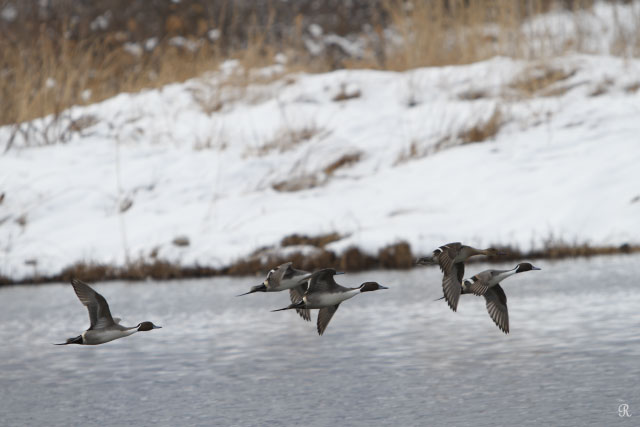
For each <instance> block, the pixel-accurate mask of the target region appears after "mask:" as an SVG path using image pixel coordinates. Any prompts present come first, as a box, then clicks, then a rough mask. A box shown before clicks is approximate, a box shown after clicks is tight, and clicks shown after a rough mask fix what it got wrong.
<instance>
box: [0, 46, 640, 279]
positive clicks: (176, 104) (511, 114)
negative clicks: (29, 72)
mask: <svg viewBox="0 0 640 427" xmlns="http://www.w3.org/2000/svg"><path fill="white" fill-rule="evenodd" d="M237 69H238V65H237V64H234V63H231V64H227V65H225V66H224V67H222V71H220V72H219V73H212V74H210V75H208V76H205V77H203V78H202V79H196V80H192V81H188V82H186V83H183V84H173V85H169V86H166V87H164V88H162V89H159V90H148V91H144V92H141V93H138V94H120V95H118V96H116V97H114V98H112V99H109V100H107V101H104V102H101V103H98V104H93V105H89V106H86V107H74V108H72V109H70V110H68V111H67V112H65V114H63V115H61V117H59V118H58V120H57V121H55V122H54V121H53V118H52V117H47V118H43V119H38V120H34V121H33V122H31V123H29V124H23V125H22V126H21V129H22V131H21V132H17V133H15V132H14V130H15V128H14V127H11V126H5V127H2V128H0V149H2V150H4V147H5V146H6V144H7V143H8V141H9V140H10V139H12V146H11V148H10V149H9V150H8V151H7V152H6V153H4V154H2V155H0V193H4V194H5V197H4V200H3V201H2V202H1V203H0V275H4V276H8V277H12V278H16V279H19V278H21V277H25V276H28V275H31V274H33V273H34V272H36V271H37V272H38V273H39V274H54V273H57V272H59V271H60V270H61V269H63V268H64V267H66V266H69V265H71V264H73V263H75V262H78V261H95V262H103V263H112V264H118V265H121V264H123V263H125V262H126V260H127V259H137V258H139V257H141V258H145V259H149V256H150V254H151V252H152V251H154V250H155V251H157V254H158V257H159V258H161V259H167V260H170V261H176V262H180V263H182V264H184V265H194V264H196V263H197V264H200V265H210V266H213V267H220V266H224V265H228V264H230V263H232V262H233V261H235V260H237V259H240V258H242V257H245V256H247V255H248V254H250V253H252V252H253V251H254V250H255V249H257V248H260V247H265V246H274V245H275V246H277V245H278V243H279V242H280V240H281V239H282V238H283V237H285V236H287V235H290V234H294V233H299V234H306V235H311V236H315V235H319V234H325V233H331V232H338V233H339V234H341V235H343V236H345V237H344V238H343V239H341V240H339V241H337V242H334V243H332V244H330V245H329V246H328V249H331V250H335V251H336V252H338V253H340V252H341V251H343V250H344V249H346V248H348V247H349V246H357V247H359V248H361V249H363V250H365V251H368V252H371V253H376V252H377V250H378V249H379V248H382V247H384V246H386V245H389V244H392V243H396V242H398V241H401V240H406V241H407V242H409V243H410V244H411V247H412V250H413V251H414V253H416V254H423V253H426V252H428V251H430V250H432V249H433V248H434V247H436V246H438V245H440V244H443V243H446V242H450V241H458V240H461V241H464V242H466V243H469V244H472V245H474V246H488V245H490V244H505V245H514V246H518V247H520V248H521V249H523V250H527V249H532V248H536V247H541V246H542V245H543V242H544V241H545V239H549V238H556V239H563V240H564V241H567V242H569V243H574V242H575V243H585V242H586V243H590V244H593V245H619V244H623V243H631V244H639V243H640V202H638V201H637V200H638V199H637V197H638V196H639V195H640V176H639V172H638V171H639V165H640V91H638V90H637V88H636V87H637V86H638V85H640V60H636V59H621V58H616V57H612V56H597V55H570V56H565V57H561V58H557V59H554V60H549V61H545V62H543V63H529V62H524V61H516V60H512V59H507V58H494V59H492V60H488V61H484V62H480V63H476V64H471V65H465V66H455V67H453V66H450V67H439V68H424V69H417V70H411V71H407V72H404V73H395V72H387V71H371V70H345V71H336V72H331V73H326V74H316V75H307V74H297V75H286V76H282V77H281V78H278V76H279V75H280V74H279V73H281V72H282V67H277V66H276V67H271V68H270V69H267V70H262V72H261V74H260V75H259V77H261V78H263V79H267V80H272V81H271V82H270V83H265V84H257V83H256V84H253V85H250V86H248V87H238V86H237V85H234V84H232V83H231V81H232V80H233V76H235V75H236V71H237ZM548 69H556V70H565V72H566V75H567V76H568V77H567V78H566V79H563V80H560V81H557V82H555V83H554V84H553V85H551V86H549V87H546V88H544V89H543V90H541V91H540V92H539V93H538V94H537V95H536V96H533V97H528V96H525V95H523V94H522V93H520V92H519V91H518V88H517V86H518V85H517V84H514V82H518V81H521V80H523V79H526V78H527V76H528V77H530V76H535V75H536V73H542V72H543V71H544V70H548ZM274 78H275V80H273V79H274ZM634 88H636V89H634ZM341 91H346V93H347V94H352V95H353V94H356V93H358V92H359V93H360V95H359V96H358V97H354V98H351V99H347V100H344V101H335V100H334V98H335V97H336V95H338V94H339V93H340V92H341ZM469 94H478V95H477V96H469ZM541 94H546V95H548V96H542V95H541ZM496 111H498V112H499V113H500V120H501V122H502V123H503V124H502V126H501V128H500V130H499V132H498V134H497V135H496V136H495V137H493V138H490V139H489V140H486V141H484V142H481V143H475V144H468V145H461V140H460V138H459V135H460V134H462V133H464V132H465V131H467V130H469V129H470V128H471V127H473V126H474V125H475V124H477V123H483V122H484V121H486V120H488V119H489V118H490V117H491V116H492V115H493V114H494V112H496ZM301 135H306V136H308V138H307V139H302V140H300V139H301V138H302V137H301ZM52 142H57V143H53V144H52ZM345 155H359V160H358V161H356V162H354V163H351V164H348V165H346V166H344V167H342V168H338V169H336V170H335V171H334V172H333V173H332V174H327V173H325V172H324V170H325V168H327V167H328V166H331V165H332V164H333V163H334V162H336V161H338V160H339V159H341V158H342V157H343V156H345ZM283 183H289V184H290V185H293V186H294V187H295V186H296V185H298V186H300V185H302V184H301V183H303V184H304V183H306V185H302V187H303V188H302V189H299V190H298V191H289V192H285V191H277V190H276V189H275V188H276V187H277V188H282V187H283V186H286V185H283ZM306 187H308V188H306ZM634 198H635V200H636V201H635V202H634V201H633V200H634ZM180 236H184V237H187V238H188V240H189V245H188V246H176V245H174V244H173V243H172V241H173V240H174V239H175V238H176V237H180ZM295 249H296V250H297V249H300V248H295ZM291 250H292V249H291V248H288V249H287V251H291ZM302 250H304V248H302ZM287 253H288V252H287ZM34 264H35V265H34Z"/></svg>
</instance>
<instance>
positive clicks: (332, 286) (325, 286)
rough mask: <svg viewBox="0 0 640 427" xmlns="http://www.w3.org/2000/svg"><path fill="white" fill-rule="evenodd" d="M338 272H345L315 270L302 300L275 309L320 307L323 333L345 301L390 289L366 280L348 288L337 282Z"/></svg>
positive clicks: (319, 322) (320, 326)
mask: <svg viewBox="0 0 640 427" xmlns="http://www.w3.org/2000/svg"><path fill="white" fill-rule="evenodd" d="M336 274H343V273H340V272H337V271H336V270H334V269H332V268H325V269H322V270H318V271H316V272H314V273H313V274H312V275H311V277H310V278H309V282H308V288H307V291H306V292H305V293H304V295H303V296H302V300H301V301H299V302H297V303H292V304H291V305H289V306H288V307H285V308H281V309H279V310H273V311H282V310H291V309H296V310H298V309H306V310H309V309H319V310H320V311H319V312H318V323H317V327H318V334H319V335H322V334H323V333H324V331H325V329H327V325H329V322H330V321H331V318H332V317H333V315H334V314H335V312H336V311H337V310H338V307H339V306H340V304H341V303H342V302H343V301H346V300H348V299H350V298H353V297H354V296H356V295H358V294H360V293H362V292H370V291H377V290H379V289H388V288H387V287H386V286H382V285H380V284H378V283H376V282H365V283H363V284H362V285H360V286H359V287H357V288H346V287H344V286H340V285H338V284H337V283H336V281H335V279H334V278H333V276H335V275H336Z"/></svg>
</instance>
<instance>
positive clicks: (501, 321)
mask: <svg viewBox="0 0 640 427" xmlns="http://www.w3.org/2000/svg"><path fill="white" fill-rule="evenodd" d="M531 270H540V268H538V267H534V266H533V265H531V264H530V263H528V262H523V263H520V264H518V265H516V267H515V268H513V269H511V270H485V271H483V272H481V273H478V274H476V275H475V276H473V277H471V278H470V279H465V280H464V281H463V282H462V289H461V293H462V294H474V295H478V296H483V297H484V299H485V301H486V303H487V311H488V312H489V317H491V319H492V320H493V322H494V323H495V324H496V326H497V327H498V328H500V330H501V331H502V332H504V333H505V334H508V333H509V310H508V308H507V295H506V294H505V293H504V291H503V290H502V287H501V286H500V282H502V281H503V280H505V279H506V278H508V277H511V276H513V275H514V274H517V273H524V272H525V271H531Z"/></svg>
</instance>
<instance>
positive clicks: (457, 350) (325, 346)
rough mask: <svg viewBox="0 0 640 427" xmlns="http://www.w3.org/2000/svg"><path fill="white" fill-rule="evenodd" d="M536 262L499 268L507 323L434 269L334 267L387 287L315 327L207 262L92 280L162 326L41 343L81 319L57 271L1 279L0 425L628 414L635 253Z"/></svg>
mask: <svg viewBox="0 0 640 427" xmlns="http://www.w3.org/2000/svg"><path fill="white" fill-rule="evenodd" d="M536 264H538V265H539V266H540V267H542V268H543V270H542V271H539V272H538V271H535V272H529V273H524V274H520V275H517V276H515V277H513V278H511V279H509V280H508V281H506V282H504V283H503V285H504V286H503V287H504V289H505V292H506V294H507V296H508V298H509V311H510V322H511V334H509V335H504V334H503V333H501V332H500V331H499V330H498V328H496V327H495V325H494V324H493V323H492V321H491V320H490V319H489V316H488V315H487V313H486V309H485V306H484V300H483V299H482V298H478V297H474V296H469V295H465V296H463V297H462V299H461V302H460V306H459V309H458V313H453V312H451V311H450V310H449V309H448V308H447V306H446V304H445V303H444V302H443V301H438V302H434V301H432V300H433V299H435V298H437V297H439V296H440V295H441V290H440V289H441V288H440V275H439V273H438V271H437V270H436V269H435V268H416V269H414V270H412V271H409V272H400V271H372V272H365V273H361V274H347V275H344V276H340V277H339V282H340V283H342V284H344V285H349V286H356V285H358V284H359V283H360V282H362V281H367V280H377V281H379V282H380V283H382V284H384V285H387V286H389V287H390V289H389V290H383V291H378V292H372V293H367V294H363V295H358V296H356V297H355V298H354V299H352V300H350V301H347V302H345V303H344V304H342V305H341V306H340V309H339V310H338V312H337V313H336V315H335V316H334V318H333V320H332V322H331V324H330V325H329V327H328V329H327V331H326V333H325V335H324V336H322V337H319V336H318V335H317V334H316V330H315V324H312V323H307V322H304V321H302V320H301V319H299V318H298V317H297V315H296V314H295V313H294V312H277V313H271V312H270V311H269V310H271V309H275V308H281V307H284V306H286V305H287V304H288V295H287V294H286V293H275V294H252V295H247V296H243V297H239V298H236V297H234V295H236V294H238V293H241V292H245V291H246V290H248V289H249V287H250V286H251V285H254V284H257V283H258V282H259V280H258V279H257V278H243V279H239V278H216V279H207V280H195V281H172V282H159V283H154V282H148V283H135V284H129V283H122V282H120V283H102V284H97V285H96V286H95V287H96V289H97V290H98V291H99V292H100V293H102V294H103V295H104V296H105V297H106V298H107V300H108V301H109V304H110V306H111V311H112V313H113V314H114V316H119V317H122V318H123V321H122V323H123V324H128V325H133V324H136V323H138V322H139V321H143V320H151V321H153V322H154V323H156V324H159V325H162V326H163V329H160V330H154V331H151V332H145V333H139V334H136V335H134V336H132V337H129V338H125V339H121V340H118V341H114V342H111V343H108V344H105V345H101V346H96V347H91V346H77V345H75V346H71V345H70V346H53V345H51V343H54V342H62V341H64V340H65V339H66V338H68V337H74V336H76V335H78V334H79V333H80V332H82V331H83V330H84V329H86V327H87V326H88V317H87V313H86V311H85V309H84V307H82V306H81V305H80V303H79V302H78V300H77V298H76V296H75V294H74V292H73V290H72V288H71V286H70V285H68V284H59V285H44V286H23V287H8V288H0V341H1V342H2V345H1V346H0V425H3V426H4V425H6V426H19V425H30V426H35V425H48V426H51V425H58V426H70V425H82V426H106V425H135V426H142V425H154V426H190V425H225V426H226V425H233V426H264V425H296V424H297V425H310V426H327V425H332V426H345V425H363V426H365V425H366V426H373V425H402V426H409V425H431V426H438V425H457V426H461V425H473V426H495V425H530V426H534V425H535V426H538V425H562V426H585V425H594V426H603V425H609V426H617V425H621V426H622V425H639V424H640V283H638V277H640V257H638V256H619V257H606V258H605V257H603V258H593V259H590V260H586V259H580V260H570V261H562V262H549V261H539V262H537V263H536ZM485 267H486V266H485V265H481V264H474V265H471V266H469V267H468V269H467V270H468V273H473V272H477V271H479V270H481V269H484V268H485ZM501 267H502V266H492V267H490V268H501ZM504 267H508V268H511V267H512V265H511V264H508V265H505V266H504ZM468 275H469V274H468ZM314 320H315V312H314ZM625 404H626V405H628V411H627V414H630V415H631V416H630V417H620V416H619V412H618V410H619V408H620V409H624V407H622V408H621V407H620V405H625ZM622 414H623V415H624V413H622Z"/></svg>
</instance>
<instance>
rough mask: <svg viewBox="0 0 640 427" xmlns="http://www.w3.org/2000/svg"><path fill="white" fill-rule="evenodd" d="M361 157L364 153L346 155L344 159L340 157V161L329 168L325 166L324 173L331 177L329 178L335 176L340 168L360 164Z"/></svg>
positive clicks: (329, 165) (332, 163)
mask: <svg viewBox="0 0 640 427" xmlns="http://www.w3.org/2000/svg"><path fill="white" fill-rule="evenodd" d="M361 157H362V153H360V152H358V153H351V154H345V155H343V156H342V157H340V158H339V159H338V160H336V161H334V162H331V163H329V164H328V165H327V166H325V168H324V169H323V170H322V171H323V172H324V173H325V174H326V175H329V176H330V175H333V173H334V172H335V171H337V170H338V169H340V168H344V167H348V166H351V165H353V164H355V163H358V162H359V161H360V158H361Z"/></svg>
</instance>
